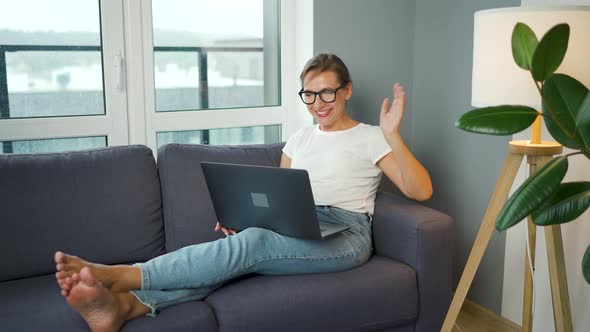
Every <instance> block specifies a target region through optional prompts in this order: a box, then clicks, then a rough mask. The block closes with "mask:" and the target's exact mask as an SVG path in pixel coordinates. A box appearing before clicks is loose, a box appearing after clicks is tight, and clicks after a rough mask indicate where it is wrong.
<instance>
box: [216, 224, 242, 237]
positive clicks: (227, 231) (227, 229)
mask: <svg viewBox="0 0 590 332" xmlns="http://www.w3.org/2000/svg"><path fill="white" fill-rule="evenodd" d="M215 231H216V232H218V231H222V232H223V234H225V236H229V235H230V234H231V235H236V234H237V232H236V231H235V230H233V229H231V228H225V227H223V226H221V224H220V223H219V221H218V222H217V225H215Z"/></svg>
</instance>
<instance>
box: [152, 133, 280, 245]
mask: <svg viewBox="0 0 590 332" xmlns="http://www.w3.org/2000/svg"><path fill="white" fill-rule="evenodd" d="M283 145H284V144H283V143H279V144H266V145H238V146H219V145H218V146H216V145H189V144H167V145H164V146H162V147H161V148H160V149H159V150H158V169H159V172H160V181H161V183H162V202H163V207H164V223H165V229H166V232H165V233H166V250H167V251H173V250H176V249H178V248H181V247H185V246H187V245H191V244H196V243H202V242H208V241H213V240H215V239H218V238H220V237H221V233H216V232H215V231H214V227H215V223H216V222H217V219H216V217H215V211H214V210H213V205H212V203H211V199H210V197H209V190H208V189H207V184H206V183H205V179H204V177H203V171H202V169H201V162H202V161H216V162H226V163H235V164H250V165H263V166H279V164H280V160H281V154H282V148H283Z"/></svg>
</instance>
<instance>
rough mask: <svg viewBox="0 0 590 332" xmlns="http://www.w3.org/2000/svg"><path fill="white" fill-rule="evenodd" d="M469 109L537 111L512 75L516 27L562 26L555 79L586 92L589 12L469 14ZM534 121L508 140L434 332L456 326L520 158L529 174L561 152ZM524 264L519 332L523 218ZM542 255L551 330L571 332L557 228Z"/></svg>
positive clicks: (528, 301) (532, 95)
mask: <svg viewBox="0 0 590 332" xmlns="http://www.w3.org/2000/svg"><path fill="white" fill-rule="evenodd" d="M474 18H475V21H474V43H473V75H472V80H473V81H472V92H471V93H472V105H473V106H475V107H486V106H496V105H506V104H517V105H528V106H531V107H534V108H536V109H538V110H541V97H540V95H539V92H538V91H537V88H536V87H535V85H534V82H533V79H532V78H531V76H530V73H529V72H527V71H524V70H522V69H520V68H519V67H518V66H517V65H516V64H515V62H514V60H513V57H512V47H511V36H512V30H513V28H514V26H515V25H516V23H518V22H522V23H525V24H527V25H528V26H529V27H531V28H532V29H533V31H534V32H535V34H536V35H537V38H541V36H543V35H544V34H545V32H547V31H548V30H549V29H550V28H551V27H553V26H555V25H557V24H559V23H568V24H569V25H570V39H569V46H568V50H567V53H566V57H565V59H564V61H563V62H562V64H561V66H560V67H559V68H558V69H557V72H558V73H564V74H569V75H571V76H573V77H575V78H576V79H578V80H579V81H581V82H582V83H584V84H585V85H586V86H590V60H589V59H588V54H590V7H589V6H568V7H513V8H501V9H491V10H483V11H478V12H476V13H475V15H474ZM541 127H542V117H541V116H539V118H538V119H537V121H535V123H534V124H533V126H532V137H531V140H530V141H529V140H527V141H512V142H510V144H509V149H508V150H509V152H508V155H507V157H506V162H505V164H504V168H503V170H502V173H501V175H500V177H499V179H498V182H497V184H496V188H495V191H494V193H493V195H492V198H491V200H490V203H489V205H488V209H487V211H486V213H485V216H484V219H483V221H482V224H481V226H480V229H479V232H478V234H477V237H476V239H475V243H474V245H473V248H472V250H471V253H470V255H469V259H468V260H467V264H466V265H465V269H464V270H463V274H462V276H461V279H460V281H459V285H458V286H457V290H456V291H455V295H454V297H453V301H452V303H451V306H450V308H449V311H448V313H447V316H446V319H445V321H444V324H443V327H442V329H441V331H445V332H450V331H451V330H452V328H453V325H454V323H455V321H456V319H457V316H458V314H459V311H460V310H461V306H462V305H463V302H464V301H465V297H466V295H467V291H468V290H469V288H470V286H471V282H472V281H473V278H474V277H475V273H476V271H477V268H478V267H479V264H480V262H481V259H482V257H483V254H484V251H485V249H486V247H487V245H488V242H489V240H490V237H491V235H492V232H493V230H494V225H495V222H496V218H497V217H498V214H499V212H500V210H501V208H502V206H503V205H504V202H505V201H506V199H507V198H508V194H509V192H510V189H511V187H512V184H513V182H514V179H515V177H516V174H517V172H518V169H519V167H520V164H521V162H522V159H523V158H524V156H525V155H526V156H527V162H528V163H529V165H530V170H531V174H532V173H534V172H535V171H536V170H537V169H539V168H541V167H542V166H543V165H544V164H545V163H547V162H548V161H549V160H551V159H552V158H553V156H554V155H556V154H560V153H561V152H562V149H563V148H562V146H561V145H560V144H559V143H556V142H552V141H543V140H541ZM528 226H529V227H528V229H529V234H528V237H529V243H530V247H531V252H530V253H529V255H530V257H531V262H529V261H528V256H529V255H525V257H526V262H524V264H525V282H524V299H523V324H522V330H523V331H531V330H532V315H531V314H532V310H531V309H532V275H531V273H530V270H529V268H528V266H529V264H530V265H532V266H534V261H535V252H534V248H535V240H536V232H535V229H536V228H535V227H536V226H535V225H534V224H533V223H532V222H531V220H530V218H529V219H528ZM545 240H546V242H547V256H548V263H549V274H550V282H551V295H552V299H553V316H554V321H555V330H556V331H564V332H571V331H572V330H573V327H572V320H571V311H570V303H569V294H568V288H567V277H566V273H565V263H564V255H563V243H562V237H561V227H560V225H552V226H547V227H545Z"/></svg>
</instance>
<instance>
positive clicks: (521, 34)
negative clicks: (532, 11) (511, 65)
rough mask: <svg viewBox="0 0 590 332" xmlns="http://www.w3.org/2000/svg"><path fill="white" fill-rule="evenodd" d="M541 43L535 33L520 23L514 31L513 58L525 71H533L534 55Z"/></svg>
mask: <svg viewBox="0 0 590 332" xmlns="http://www.w3.org/2000/svg"><path fill="white" fill-rule="evenodd" d="M537 44H539V41H538V40H537V36H535V32H534V31H533V30H532V29H531V28H530V27H529V26H528V25H526V24H524V23H521V22H518V23H516V25H515V26H514V30H512V57H513V58H514V62H516V64H517V65H518V66H519V67H520V68H522V69H525V70H531V62H532V60H533V53H534V52H535V49H536V48H537Z"/></svg>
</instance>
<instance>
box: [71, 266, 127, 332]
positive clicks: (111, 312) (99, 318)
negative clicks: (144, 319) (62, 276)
mask: <svg viewBox="0 0 590 332" xmlns="http://www.w3.org/2000/svg"><path fill="white" fill-rule="evenodd" d="M70 279H71V282H72V287H71V288H70V290H69V292H68V294H67V295H65V298H66V301H67V302H68V304H69V305H70V307H72V308H73V309H74V310H76V311H77V312H78V313H79V314H80V315H81V316H82V318H84V320H85V321H86V323H88V326H89V327H90V330H92V332H110V331H119V330H120V329H121V327H122V326H123V324H124V323H125V321H126V319H127V316H128V313H129V312H130V311H131V308H130V307H129V305H125V303H123V302H122V301H120V300H119V298H118V297H117V296H115V295H114V293H111V292H110V291H109V290H108V289H106V288H105V287H104V286H103V285H102V284H101V283H100V282H98V281H97V280H96V279H95V278H94V276H93V275H92V272H91V270H90V269H89V268H87V267H84V268H82V269H81V270H80V273H79V274H78V273H74V274H73V275H72V277H71V278H70ZM62 294H63V293H62Z"/></svg>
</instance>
